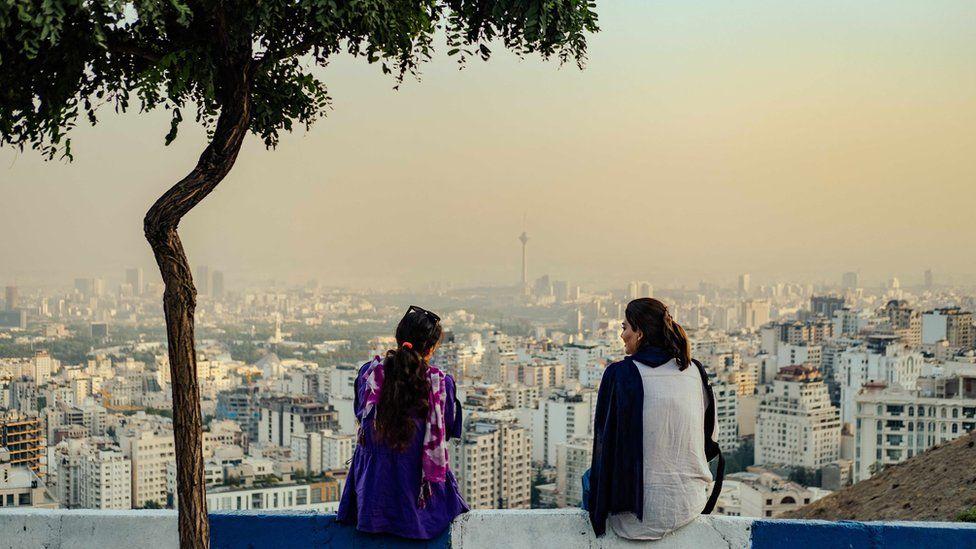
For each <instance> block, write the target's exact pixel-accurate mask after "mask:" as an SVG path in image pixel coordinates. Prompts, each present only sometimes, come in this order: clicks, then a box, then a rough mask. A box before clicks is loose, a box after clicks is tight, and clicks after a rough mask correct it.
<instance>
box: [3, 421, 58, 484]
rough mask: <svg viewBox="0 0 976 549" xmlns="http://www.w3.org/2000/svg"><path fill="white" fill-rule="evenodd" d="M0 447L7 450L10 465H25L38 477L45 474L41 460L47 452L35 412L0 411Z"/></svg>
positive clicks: (39, 422) (42, 431)
mask: <svg viewBox="0 0 976 549" xmlns="http://www.w3.org/2000/svg"><path fill="white" fill-rule="evenodd" d="M0 448H6V449H7V452H9V458H10V459H9V463H10V464H11V465H13V466H15V467H17V466H20V467H27V468H28V469H30V470H31V471H32V472H33V473H34V474H35V475H37V476H38V477H43V476H44V475H45V473H46V471H45V470H44V463H43V461H42V460H43V457H44V455H45V453H46V452H47V442H46V440H45V438H44V429H43V428H42V426H41V419H40V417H38V415H37V414H36V413H21V412H17V411H8V412H2V413H0Z"/></svg>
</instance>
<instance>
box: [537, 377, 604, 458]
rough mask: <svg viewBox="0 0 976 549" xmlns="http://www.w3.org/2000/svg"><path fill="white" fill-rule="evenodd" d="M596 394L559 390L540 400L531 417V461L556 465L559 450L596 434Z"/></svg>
mask: <svg viewBox="0 0 976 549" xmlns="http://www.w3.org/2000/svg"><path fill="white" fill-rule="evenodd" d="M595 411H596V395H595V394H594V393H593V392H581V393H575V392H564V391H559V392H555V393H553V394H551V395H549V398H547V399H545V400H540V401H539V407H538V408H536V409H535V410H534V411H533V414H532V461H534V462H543V463H546V464H548V465H555V464H556V447H557V446H558V445H559V444H563V443H566V442H568V441H569V440H570V439H572V438H577V437H586V436H592V435H593V415H594V413H595Z"/></svg>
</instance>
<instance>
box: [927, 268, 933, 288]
mask: <svg viewBox="0 0 976 549" xmlns="http://www.w3.org/2000/svg"><path fill="white" fill-rule="evenodd" d="M933 286H935V276H933V275H932V269H925V288H926V289H932V287H933Z"/></svg>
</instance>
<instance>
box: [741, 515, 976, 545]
mask: <svg viewBox="0 0 976 549" xmlns="http://www.w3.org/2000/svg"><path fill="white" fill-rule="evenodd" d="M803 547H816V548H817V549H854V548H857V549H861V548H864V549H875V548H877V549H882V548H883V549H924V548H928V547H932V548H940V549H942V548H957V547H958V548H963V547H967V548H976V524H962V523H938V522H927V523H911V522H848V521H840V522H827V521H794V520H757V521H755V522H753V523H752V549H800V548H803Z"/></svg>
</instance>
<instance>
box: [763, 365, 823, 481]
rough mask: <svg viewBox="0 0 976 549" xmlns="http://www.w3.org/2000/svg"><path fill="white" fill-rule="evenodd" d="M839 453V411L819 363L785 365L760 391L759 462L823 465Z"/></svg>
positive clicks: (808, 465)
mask: <svg viewBox="0 0 976 549" xmlns="http://www.w3.org/2000/svg"><path fill="white" fill-rule="evenodd" d="M838 457H840V417H839V415H838V411H837V408H835V407H833V406H832V405H831V404H830V395H828V393H827V386H826V385H825V384H824V382H823V381H822V379H821V377H820V372H819V371H817V369H816V368H812V367H809V366H787V367H785V368H782V369H780V373H779V375H778V376H776V379H775V380H773V387H772V389H771V390H770V391H769V392H768V393H766V394H765V395H763V396H762V399H761V400H760V402H759V411H758V414H757V417H756V447H755V460H756V464H767V465H773V464H777V465H785V466H788V467H806V468H809V469H819V468H821V467H823V466H824V465H827V464H828V463H830V462H832V461H835V460H836V459H837V458H838Z"/></svg>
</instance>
